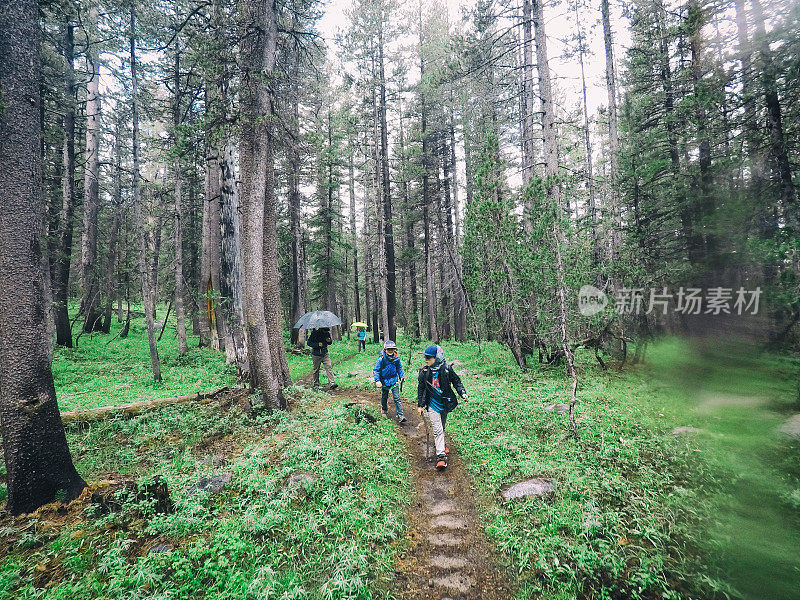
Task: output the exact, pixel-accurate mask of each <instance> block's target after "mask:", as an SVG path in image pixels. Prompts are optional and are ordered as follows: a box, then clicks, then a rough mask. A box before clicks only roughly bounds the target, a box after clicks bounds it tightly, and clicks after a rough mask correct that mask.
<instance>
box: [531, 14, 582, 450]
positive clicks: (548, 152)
mask: <svg viewBox="0 0 800 600" xmlns="http://www.w3.org/2000/svg"><path fill="white" fill-rule="evenodd" d="M533 20H534V27H535V29H536V62H537V67H538V70H539V95H540V97H541V100H542V123H543V127H544V156H545V177H546V179H547V181H548V182H549V185H548V187H547V199H548V202H549V204H550V207H551V210H552V211H553V242H554V246H555V254H556V277H557V280H558V286H557V287H558V289H557V293H558V306H559V315H558V323H559V330H560V332H561V345H562V348H563V351H564V356H565V358H566V360H567V371H568V373H569V376H570V378H571V380H572V387H571V396H570V404H569V422H570V428H571V430H572V435H573V436H574V437H575V438H576V439H577V437H578V432H577V429H576V427H575V401H576V390H577V387H578V378H577V374H576V371H575V360H574V357H573V355H572V349H571V347H570V344H569V338H568V321H567V319H568V312H567V303H566V282H565V276H564V270H565V267H564V259H563V257H562V247H563V246H564V245H565V244H566V238H565V236H564V232H563V229H562V226H561V221H562V214H563V210H562V207H561V184H560V183H559V182H558V175H559V173H558V131H557V130H556V124H555V107H554V106H553V93H552V85H551V82H550V68H549V66H548V62H547V34H546V33H545V28H544V24H545V20H544V7H543V6H542V1H541V0H534V4H533Z"/></svg>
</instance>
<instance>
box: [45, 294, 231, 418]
mask: <svg viewBox="0 0 800 600" xmlns="http://www.w3.org/2000/svg"><path fill="white" fill-rule="evenodd" d="M72 308H73V311H72V312H73V313H74V312H75V311H76V310H77V306H73V307H72ZM131 308H132V309H134V310H135V309H136V308H137V307H135V306H132V307H131ZM166 311H167V307H166V306H164V305H161V306H159V310H158V312H157V315H156V317H157V319H162V322H163V318H164V316H165V315H166ZM79 325H80V322H79V323H77V324H76V326H75V330H76V331H75V335H77V331H78V327H79ZM122 326H123V323H119V322H117V319H116V318H112V319H111V333H109V334H107V335H106V334H97V333H95V334H93V335H89V334H83V335H82V336H81V337H80V339H79V340H78V345H77V347H75V348H62V347H59V346H57V347H56V348H55V351H54V353H53V365H52V369H53V380H54V382H55V385H56V391H57V394H56V395H57V397H58V406H59V408H60V409H61V410H62V411H67V410H76V409H82V408H94V407H97V406H116V405H118V404H126V403H128V402H137V401H139V400H152V399H154V398H167V397H170V396H185V395H189V394H194V393H198V392H213V391H215V390H218V389H221V388H223V387H226V386H232V385H235V384H236V370H235V368H233V367H232V366H230V365H226V364H225V355H224V354H222V353H220V352H218V351H216V350H213V349H211V348H198V347H197V342H198V340H197V337H195V336H192V335H190V332H191V327H189V331H188V332H187V343H188V345H189V352H188V353H187V354H186V355H185V356H183V357H180V358H179V357H178V340H177V338H176V336H175V318H174V314H170V317H169V320H168V322H167V328H166V330H165V331H164V335H163V337H162V338H161V341H160V342H158V351H159V356H160V358H161V375H162V379H163V381H161V382H160V383H155V382H154V381H153V372H152V371H151V368H150V350H149V348H148V345H147V330H146V328H145V323H144V317H142V316H139V317H134V318H132V319H131V326H130V332H129V334H128V336H127V337H126V338H124V339H120V338H119V337H115V336H116V335H117V334H118V333H119V330H120V329H121V328H122Z"/></svg>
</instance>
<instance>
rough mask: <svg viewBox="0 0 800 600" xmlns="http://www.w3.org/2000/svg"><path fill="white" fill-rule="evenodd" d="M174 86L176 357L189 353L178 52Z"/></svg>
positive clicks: (177, 54)
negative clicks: (184, 269)
mask: <svg viewBox="0 0 800 600" xmlns="http://www.w3.org/2000/svg"><path fill="white" fill-rule="evenodd" d="M172 85H174V86H175V90H174V95H175V97H174V98H173V100H174V104H173V107H172V126H173V127H174V130H175V131H174V142H175V147H176V154H175V158H174V159H173V167H172V168H173V171H174V172H175V188H174V193H175V215H174V218H175V231H174V235H175V265H174V266H175V324H176V327H177V330H178V355H179V356H183V355H184V354H186V353H187V352H188V351H189V347H188V346H187V345H186V315H185V313H184V308H183V294H184V285H183V217H184V214H183V173H182V172H181V156H180V143H181V142H180V139H179V134H178V128H179V127H180V125H181V120H182V119H181V94H180V86H181V55H180V52H179V51H176V53H175V70H174V72H173V82H172Z"/></svg>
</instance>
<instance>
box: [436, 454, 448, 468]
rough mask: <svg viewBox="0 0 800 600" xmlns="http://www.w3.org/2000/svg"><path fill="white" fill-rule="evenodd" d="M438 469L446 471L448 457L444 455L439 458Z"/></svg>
mask: <svg viewBox="0 0 800 600" xmlns="http://www.w3.org/2000/svg"><path fill="white" fill-rule="evenodd" d="M436 468H437V469H438V470H440V471H444V470H445V469H446V468H447V455H446V454H443V455H442V456H440V457H439V461H438V462H437V463H436Z"/></svg>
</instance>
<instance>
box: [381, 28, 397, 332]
mask: <svg viewBox="0 0 800 600" xmlns="http://www.w3.org/2000/svg"><path fill="white" fill-rule="evenodd" d="M384 17H385V15H381V23H380V27H379V29H378V89H379V92H380V97H379V103H378V112H379V113H380V120H381V187H382V189H383V193H382V194H381V196H382V201H383V202H382V203H383V238H384V239H383V247H384V258H385V263H386V304H387V311H388V314H387V317H386V320H387V321H388V323H389V326H388V329H387V331H386V332H385V333H384V335H385V336H387V339H391V340H394V339H396V338H397V322H396V321H397V316H396V313H397V274H396V267H395V256H394V228H393V226H392V194H391V188H390V185H389V128H388V126H387V124H386V76H385V71H384V58H383V46H384V43H383V24H384Z"/></svg>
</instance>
